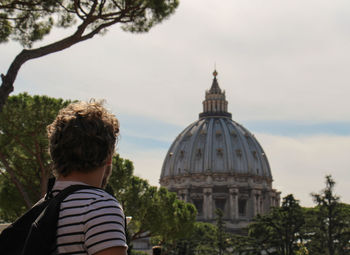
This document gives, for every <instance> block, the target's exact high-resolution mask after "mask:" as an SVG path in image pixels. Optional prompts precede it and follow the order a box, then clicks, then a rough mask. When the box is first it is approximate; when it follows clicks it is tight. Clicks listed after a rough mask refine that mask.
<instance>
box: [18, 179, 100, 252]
mask: <svg viewBox="0 0 350 255" xmlns="http://www.w3.org/2000/svg"><path fill="white" fill-rule="evenodd" d="M81 189H99V188H96V187H92V186H88V185H71V186H69V187H67V188H65V189H64V190H62V191H61V192H60V193H58V194H57V195H56V196H55V197H54V198H52V199H51V200H50V202H49V204H48V206H47V207H46V208H45V210H43V211H42V213H41V214H40V215H39V217H38V218H37V219H36V220H35V222H34V223H33V224H32V227H31V229H30V232H29V235H28V237H27V240H26V242H25V245H24V249H23V253H22V255H33V254H37V255H41V254H42V255H44V254H50V253H51V252H52V251H53V249H54V248H55V244H56V232H57V231H56V230H57V221H58V217H59V213H60V205H61V202H62V201H63V200H64V199H65V198H66V197H67V196H68V195H70V194H72V193H73V192H75V191H77V190H81Z"/></svg>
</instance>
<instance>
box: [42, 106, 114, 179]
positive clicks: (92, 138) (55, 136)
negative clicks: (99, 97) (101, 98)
mask: <svg viewBox="0 0 350 255" xmlns="http://www.w3.org/2000/svg"><path fill="white" fill-rule="evenodd" d="M47 131H48V137H49V142H50V154H51V158H52V160H53V162H54V169H55V172H56V174H58V175H61V176H68V175H69V174H70V173H71V172H72V171H80V172H86V173H87V172H90V171H93V170H94V169H96V168H98V167H102V166H104V165H106V163H107V160H108V159H109V158H110V157H111V156H112V155H113V152H114V149H115V143H116V139H117V136H118V134H119V122H118V120H117V119H116V117H115V116H114V115H112V114H110V113H109V112H108V111H107V110H106V109H105V108H104V107H103V106H102V103H99V102H95V101H91V102H89V103H87V102H78V103H72V104H70V105H68V106H67V107H66V108H64V109H62V110H60V112H59V113H58V115H57V117H56V119H55V120H54V122H53V123H52V124H51V125H49V126H48V127H47Z"/></svg>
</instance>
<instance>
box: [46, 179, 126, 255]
mask: <svg viewBox="0 0 350 255" xmlns="http://www.w3.org/2000/svg"><path fill="white" fill-rule="evenodd" d="M73 184H84V183H81V182H71V181H56V183H55V185H54V187H53V190H52V191H53V195H54V196H55V195H57V194H58V192H59V191H60V190H63V189H64V188H66V187H68V186H70V185H73ZM124 225H125V216H124V212H123V209H122V208H121V206H120V204H119V203H118V201H117V200H116V199H115V198H114V197H112V196H111V195H109V194H108V193H106V192H105V191H103V190H100V189H81V190H78V191H75V192H74V193H72V194H70V195H69V196H68V197H67V198H66V199H64V200H63V201H62V203H61V208H60V214H59V219H58V224H57V242H56V251H55V253H56V254H66V255H68V254H95V253H96V252H99V251H101V250H104V249H107V248H111V247H115V246H123V247H127V244H126V238H125V226H124Z"/></svg>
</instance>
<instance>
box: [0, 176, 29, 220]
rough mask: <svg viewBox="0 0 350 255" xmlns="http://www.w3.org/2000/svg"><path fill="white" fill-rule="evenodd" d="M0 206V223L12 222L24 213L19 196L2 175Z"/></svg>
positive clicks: (24, 209)
mask: <svg viewBox="0 0 350 255" xmlns="http://www.w3.org/2000/svg"><path fill="white" fill-rule="evenodd" d="M0 205H1V207H0V223H7V222H13V221H14V220H15V219H17V218H18V217H19V216H21V215H22V214H23V213H24V212H25V211H26V207H25V204H24V200H23V198H22V197H21V194H20V193H19V192H18V190H17V189H16V186H15V185H14V184H13V183H12V182H11V181H10V179H9V178H6V177H5V176H4V175H0Z"/></svg>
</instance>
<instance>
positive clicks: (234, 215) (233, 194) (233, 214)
mask: <svg viewBox="0 0 350 255" xmlns="http://www.w3.org/2000/svg"><path fill="white" fill-rule="evenodd" d="M229 193H230V197H229V203H230V219H231V220H235V219H238V189H236V188H230V189H229Z"/></svg>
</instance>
